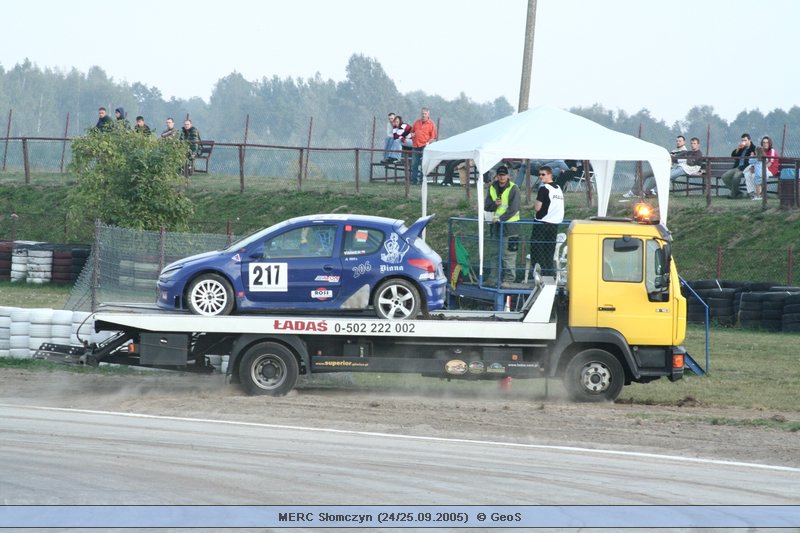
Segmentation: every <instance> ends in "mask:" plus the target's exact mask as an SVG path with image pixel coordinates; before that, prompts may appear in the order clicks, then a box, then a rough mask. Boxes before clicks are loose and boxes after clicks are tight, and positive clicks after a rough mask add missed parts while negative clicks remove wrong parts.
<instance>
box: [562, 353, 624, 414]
mask: <svg viewBox="0 0 800 533" xmlns="http://www.w3.org/2000/svg"><path fill="white" fill-rule="evenodd" d="M563 379H564V386H565V387H566V389H567V392H568V393H569V396H570V398H572V400H574V401H576V402H613V401H614V400H616V399H617V397H618V396H619V394H620V392H622V386H623V385H624V384H625V371H624V370H623V369H622V365H621V364H620V362H619V361H618V360H617V358H616V357H614V356H613V355H611V354H610V353H608V352H607V351H605V350H599V349H596V348H592V349H589V350H584V351H582V352H579V353H577V354H575V355H574V356H573V357H572V359H570V361H569V363H568V364H567V368H566V369H565V371H564V378H563Z"/></svg>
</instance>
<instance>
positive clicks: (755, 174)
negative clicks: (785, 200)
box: [742, 135, 780, 200]
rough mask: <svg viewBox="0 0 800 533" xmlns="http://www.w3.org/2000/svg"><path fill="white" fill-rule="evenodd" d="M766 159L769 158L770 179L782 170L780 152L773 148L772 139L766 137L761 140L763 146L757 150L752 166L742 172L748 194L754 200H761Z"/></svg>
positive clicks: (751, 160) (768, 172)
mask: <svg viewBox="0 0 800 533" xmlns="http://www.w3.org/2000/svg"><path fill="white" fill-rule="evenodd" d="M764 157H766V158H767V172H766V174H767V177H768V178H770V177H772V176H775V175H777V174H778V172H779V169H780V159H779V158H778V152H776V151H775V148H773V147H772V139H770V138H769V137H768V136H766V135H765V136H764V137H763V138H762V139H761V146H759V147H758V148H756V152H755V157H753V158H750V164H749V165H748V166H747V167H745V169H744V171H743V172H742V173H743V174H744V182H745V185H746V187H747V193H748V194H749V195H750V198H752V199H753V200H761V191H762V187H761V184H762V182H763V180H764V169H763V166H764V159H763V158H764Z"/></svg>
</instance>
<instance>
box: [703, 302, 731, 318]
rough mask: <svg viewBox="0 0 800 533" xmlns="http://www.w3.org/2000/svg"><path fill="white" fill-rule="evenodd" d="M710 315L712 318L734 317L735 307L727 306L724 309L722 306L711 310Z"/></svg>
mask: <svg viewBox="0 0 800 533" xmlns="http://www.w3.org/2000/svg"><path fill="white" fill-rule="evenodd" d="M708 314H709V315H710V316H722V315H732V314H733V306H732V305H727V306H725V307H723V306H721V305H720V306H718V307H712V308H711V309H709V311H708Z"/></svg>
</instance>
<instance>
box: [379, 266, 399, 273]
mask: <svg viewBox="0 0 800 533" xmlns="http://www.w3.org/2000/svg"><path fill="white" fill-rule="evenodd" d="M380 271H381V274H383V273H384V272H402V271H403V265H381V268H380Z"/></svg>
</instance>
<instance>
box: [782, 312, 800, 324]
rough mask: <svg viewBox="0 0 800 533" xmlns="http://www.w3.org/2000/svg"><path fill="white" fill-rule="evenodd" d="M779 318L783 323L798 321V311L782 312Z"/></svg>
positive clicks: (799, 314)
mask: <svg viewBox="0 0 800 533" xmlns="http://www.w3.org/2000/svg"><path fill="white" fill-rule="evenodd" d="M781 319H782V320H783V323H784V324H789V323H791V322H800V313H784V314H783V317H782V318H781Z"/></svg>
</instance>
